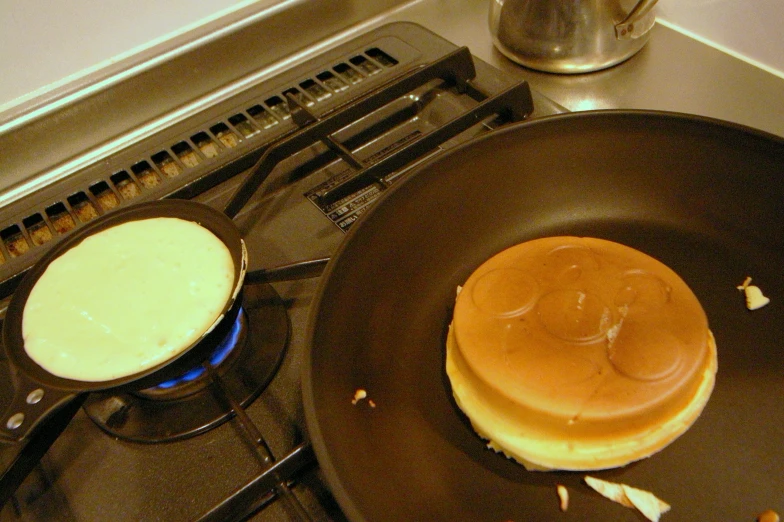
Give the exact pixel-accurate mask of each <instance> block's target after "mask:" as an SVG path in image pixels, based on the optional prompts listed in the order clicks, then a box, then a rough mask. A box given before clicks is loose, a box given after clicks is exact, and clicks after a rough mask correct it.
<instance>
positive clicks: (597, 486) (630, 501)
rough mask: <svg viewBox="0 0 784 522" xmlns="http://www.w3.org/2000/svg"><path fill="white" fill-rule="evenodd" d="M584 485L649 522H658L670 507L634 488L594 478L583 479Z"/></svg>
mask: <svg viewBox="0 0 784 522" xmlns="http://www.w3.org/2000/svg"><path fill="white" fill-rule="evenodd" d="M584 480H585V483H586V484H588V485H589V486H590V487H591V488H592V489H593V490H594V491H596V492H597V493H599V494H600V495H602V496H603V497H606V498H608V499H610V500H612V501H614V502H617V503H619V504H621V505H622V506H626V507H628V508H633V509H636V510H637V511H639V512H640V513H641V514H642V515H643V516H644V517H645V518H647V519H648V520H650V521H651V522H658V520H659V518H660V517H661V515H662V514H664V513H666V512H667V511H669V510H670V505H669V504H667V503H666V502H664V501H663V500H661V499H660V498H658V497H657V496H656V495H654V494H653V493H651V492H650V491H645V490H643V489H638V488H634V487H632V486H628V485H626V484H618V483H615V482H608V481H606V480H601V479H598V478H595V477H591V476H587V475H586V477H585V479H584Z"/></svg>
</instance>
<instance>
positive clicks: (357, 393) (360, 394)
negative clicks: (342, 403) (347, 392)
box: [351, 388, 367, 405]
mask: <svg viewBox="0 0 784 522" xmlns="http://www.w3.org/2000/svg"><path fill="white" fill-rule="evenodd" d="M366 397H367V392H366V391H365V390H363V389H362V388H357V391H355V392H354V398H353V399H352V400H351V404H354V405H356V404H357V403H358V402H359V401H361V400H362V399H364V398H366Z"/></svg>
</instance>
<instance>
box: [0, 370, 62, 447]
mask: <svg viewBox="0 0 784 522" xmlns="http://www.w3.org/2000/svg"><path fill="white" fill-rule="evenodd" d="M13 372H14V382H15V384H16V388H15V391H14V397H13V400H12V401H11V405H10V406H9V407H8V409H7V410H6V412H5V413H4V414H3V416H2V417H0V441H4V442H20V441H22V440H24V439H25V438H27V436H29V435H30V433H31V432H32V431H33V429H34V428H35V427H36V426H37V425H38V424H39V423H40V422H41V421H42V420H43V419H44V418H46V417H47V416H48V415H49V414H51V413H52V412H54V411H56V410H57V409H58V408H61V407H62V406H63V405H65V404H67V403H69V402H71V401H72V400H73V399H74V398H76V396H77V393H76V392H74V391H71V390H62V389H58V388H50V387H47V386H43V385H41V384H40V383H38V382H36V381H34V380H32V379H30V378H28V377H27V376H26V375H25V374H24V373H23V372H21V371H20V370H19V369H17V368H13Z"/></svg>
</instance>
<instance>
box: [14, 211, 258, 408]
mask: <svg viewBox="0 0 784 522" xmlns="http://www.w3.org/2000/svg"><path fill="white" fill-rule="evenodd" d="M185 207H189V208H190V209H191V210H193V211H195V212H198V213H200V214H203V215H204V216H205V218H210V219H212V220H213V221H212V222H215V221H217V220H221V219H222V218H221V217H220V216H224V217H225V219H227V220H228V221H231V220H230V219H229V218H228V216H225V214H223V213H222V212H220V211H219V210H217V209H215V208H213V207H210V206H209V205H206V204H204V203H199V202H196V201H191V200H185V199H162V200H154V201H145V202H140V203H136V204H131V205H128V206H126V207H123V208H121V209H118V210H117V211H114V212H110V213H108V214H104V215H103V216H100V217H99V218H98V219H95V220H93V221H91V222H89V223H87V224H85V226H83V227H82V228H80V229H78V230H77V231H75V232H74V233H73V234H71V235H69V236H66V237H64V238H63V239H62V240H61V241H60V242H58V243H57V244H55V245H52V247H51V248H50V249H49V250H48V251H47V252H46V253H45V254H44V255H43V256H42V257H41V258H40V259H39V260H38V261H37V262H36V263H35V264H34V265H33V266H32V267H31V268H30V269H29V270H28V271H27V272H26V273H25V275H24V277H23V278H22V281H21V282H20V283H19V286H18V287H17V289H16V291H14V294H13V295H12V296H11V300H10V301H9V305H8V309H7V314H6V317H5V319H4V321H3V326H2V339H3V349H4V352H5V355H6V358H7V360H8V364H9V365H10V366H11V367H12V369H13V370H14V371H15V372H19V373H21V374H23V376H24V378H26V379H29V380H32V381H34V382H36V383H39V384H41V385H44V386H45V387H46V388H48V389H56V390H61V391H67V392H71V393H75V394H79V393H84V392H92V391H100V390H106V389H112V388H118V387H122V386H126V385H132V384H133V383H134V382H137V381H140V380H142V379H145V378H147V377H149V376H150V375H152V374H155V373H157V372H159V371H160V370H163V369H164V368H166V367H168V366H170V365H171V364H174V363H176V361H177V360H179V359H181V358H182V357H184V356H185V355H186V354H187V353H189V352H191V351H192V350H193V349H194V348H195V347H196V346H198V345H199V343H200V342H201V341H202V340H203V339H204V337H205V336H207V335H208V334H209V333H210V332H211V331H212V330H213V329H214V328H215V326H216V325H218V324H219V323H220V322H221V321H222V320H223V319H224V317H225V316H226V315H227V314H228V313H229V311H230V310H231V309H232V308H233V307H234V304H235V300H236V298H237V295H238V294H239V290H240V289H241V287H242V282H243V279H244V276H245V272H246V269H247V250H246V247H245V244H244V241H243V240H242V238H241V234H240V231H239V229H237V236H238V238H239V244H238V245H226V246H227V248H228V249H229V250H230V251H232V252H234V251H235V250H236V249H237V248H239V249H240V259H239V263H237V262H234V269H235V274H234V279H235V280H234V286H233V288H232V293H231V295H230V298H229V299H228V300H227V302H226V303H225V305H224V306H223V307H222V310H221V313H220V314H219V316H218V318H217V319H216V320H215V321H214V323H213V324H212V325H211V327H210V329H209V330H208V331H207V332H205V333H204V334H203V335H202V336H201V337H199V339H197V340H196V341H195V342H193V343H192V344H191V345H189V346H188V347H187V348H185V349H184V350H182V351H180V352H179V353H178V354H176V355H175V356H173V357H171V358H169V359H166V360H165V361H163V362H162V363H160V364H156V365H155V366H153V367H151V368H148V369H146V370H143V371H141V372H137V373H134V374H131V375H128V376H125V377H120V378H116V379H110V380H105V381H81V380H78V379H68V378H63V377H59V376H57V375H55V374H52V373H51V372H49V371H47V370H46V369H45V368H43V367H41V366H40V365H38V364H37V363H35V361H33V360H32V359H30V358H29V356H27V354H26V353H24V344H23V343H22V344H20V343H17V342H15V341H14V339H12V338H11V335H12V334H11V332H12V331H17V332H18V333H19V338H21V321H22V317H23V311H24V306H25V304H26V303H27V299H28V298H29V296H30V292H31V291H32V289H33V287H34V286H35V283H36V282H37V281H38V279H39V278H40V277H41V276H42V275H43V273H44V272H45V271H46V268H48V266H49V264H51V263H52V262H53V261H54V260H55V259H57V258H59V257H60V256H61V255H63V254H64V253H65V252H67V251H68V250H70V249H71V248H73V247H75V246H77V245H78V244H80V243H81V242H82V241H83V240H84V239H86V238H87V237H89V236H91V235H93V234H95V233H97V232H100V231H102V230H105V229H108V228H110V227H112V226H117V225H120V224H123V223H128V222H132V221H141V220H144V219H153V218H155V217H176V218H180V219H188V218H187V217H184V214H185V213H184V212H178V210H179V209H182V208H185ZM157 208H160V209H161V212H160V214H159V215H155V216H153V215H150V216H147V215H141V216H140V215H139V214H144V213H145V212H147V211H149V209H153V210H155V209H157ZM188 220H190V219H188ZM190 221H193V222H195V223H197V224H199V225H200V226H203V227H204V228H207V229H208V230H210V227H209V226H208V224H207V223H206V222H207V219H205V220H204V223H202V222H200V221H196V220H190ZM235 227H236V225H235ZM211 232H213V233H215V232H214V231H212V230H211ZM221 242H224V241H223V239H222V238H221ZM232 259H234V254H232ZM9 319H10V320H9ZM20 358H21V359H29V360H30V361H32V364H34V365H35V366H36V367H37V371H38V372H39V373H38V374H36V375H33V374H31V373H30V372H27V371H26V369H24V368H22V367H21V366H20V365H19V364H18V361H19V359H20ZM39 375H40V376H43V377H44V378H45V379H47V382H42V380H41V379H39V378H38V376H39ZM50 378H51V379H50ZM52 381H54V382H56V383H57V384H53V383H52Z"/></svg>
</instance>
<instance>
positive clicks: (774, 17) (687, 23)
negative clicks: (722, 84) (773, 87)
mask: <svg viewBox="0 0 784 522" xmlns="http://www.w3.org/2000/svg"><path fill="white" fill-rule="evenodd" d="M657 9H658V11H657V19H658V20H659V21H660V22H662V23H663V25H667V26H669V27H672V28H673V29H677V30H679V31H681V32H683V33H685V34H687V35H689V36H692V37H694V38H697V39H699V40H702V41H704V42H705V43H707V44H709V45H713V46H714V47H717V48H719V49H722V50H724V51H726V52H729V53H730V54H733V55H735V56H737V57H739V58H742V59H744V60H746V61H748V62H751V63H753V64H755V65H757V66H760V67H763V68H765V69H767V70H769V71H770V72H772V73H774V74H776V75H778V76H781V77H784V31H782V29H781V25H782V22H784V1H782V0H751V1H750V0H659V2H658V4H657Z"/></svg>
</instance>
